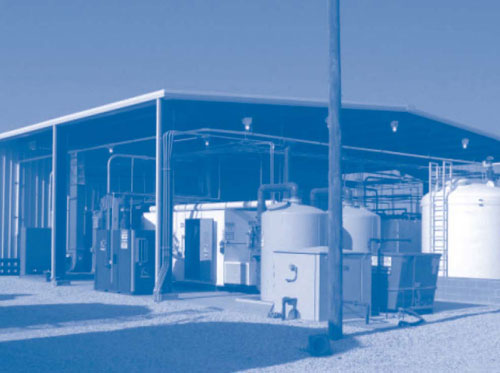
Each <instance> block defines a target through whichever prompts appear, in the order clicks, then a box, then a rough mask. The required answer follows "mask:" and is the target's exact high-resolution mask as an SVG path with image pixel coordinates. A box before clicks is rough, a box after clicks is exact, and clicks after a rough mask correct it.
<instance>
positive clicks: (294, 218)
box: [260, 199, 327, 301]
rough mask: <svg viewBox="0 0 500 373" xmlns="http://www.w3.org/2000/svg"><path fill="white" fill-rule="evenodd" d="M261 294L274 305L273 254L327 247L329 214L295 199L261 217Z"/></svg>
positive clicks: (262, 297)
mask: <svg viewBox="0 0 500 373" xmlns="http://www.w3.org/2000/svg"><path fill="white" fill-rule="evenodd" d="M261 224H262V228H261V229H262V231H261V240H262V241H261V266H260V279H261V280H260V292H261V293H260V294H261V299H262V300H264V301H272V292H273V284H274V263H273V252H274V251H276V250H296V249H305V248H308V247H317V246H325V245H327V229H326V224H327V213H326V212H324V211H322V210H320V209H318V208H315V207H312V206H306V205H302V204H300V203H299V202H298V201H297V200H295V199H292V200H289V201H287V202H286V203H284V204H278V205H276V206H274V207H269V208H268V210H267V211H265V212H264V213H263V214H262V220H261Z"/></svg>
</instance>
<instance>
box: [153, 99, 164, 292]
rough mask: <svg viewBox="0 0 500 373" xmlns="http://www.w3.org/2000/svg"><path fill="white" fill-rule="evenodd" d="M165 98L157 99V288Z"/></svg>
mask: <svg viewBox="0 0 500 373" xmlns="http://www.w3.org/2000/svg"><path fill="white" fill-rule="evenodd" d="M162 109H163V100H162V99H160V98H158V99H156V202H155V204H156V230H155V288H157V287H158V284H159V281H160V270H161V264H162V250H161V247H162V243H163V219H162V218H163V194H164V193H163V118H162Z"/></svg>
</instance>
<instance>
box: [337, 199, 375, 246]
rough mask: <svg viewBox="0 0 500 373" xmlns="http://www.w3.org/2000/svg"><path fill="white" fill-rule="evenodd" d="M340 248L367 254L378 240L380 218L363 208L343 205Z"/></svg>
mask: <svg viewBox="0 0 500 373" xmlns="http://www.w3.org/2000/svg"><path fill="white" fill-rule="evenodd" d="M342 226H343V228H344V229H343V233H342V248H343V249H344V250H351V251H353V252H360V253H369V252H371V248H372V247H376V246H375V245H374V243H373V240H380V216H378V215H377V214H375V213H373V212H371V211H370V210H368V209H366V208H364V207H355V206H351V205H344V206H343V211H342Z"/></svg>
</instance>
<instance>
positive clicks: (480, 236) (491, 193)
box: [422, 180, 500, 279]
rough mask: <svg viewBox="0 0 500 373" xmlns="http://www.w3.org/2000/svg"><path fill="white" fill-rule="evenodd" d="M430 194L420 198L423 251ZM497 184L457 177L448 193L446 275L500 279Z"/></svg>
mask: <svg viewBox="0 0 500 373" xmlns="http://www.w3.org/2000/svg"><path fill="white" fill-rule="evenodd" d="M429 203H430V202H429V195H428V194H427V195H425V196H424V198H423V199H422V251H424V252H429V251H430V250H431V248H430V240H431V237H430V234H431V231H430V228H431V227H430V208H429ZM499 243H500V188H499V187H496V186H495V184H494V183H493V182H488V183H479V182H473V181H467V180H460V181H459V182H457V183H455V185H454V186H453V187H452V188H451V191H450V193H449V194H448V276H450V277H467V278H487V279H500V244H499Z"/></svg>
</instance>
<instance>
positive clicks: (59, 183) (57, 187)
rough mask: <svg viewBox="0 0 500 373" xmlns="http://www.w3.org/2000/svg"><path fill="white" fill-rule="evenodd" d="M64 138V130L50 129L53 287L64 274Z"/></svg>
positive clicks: (66, 176) (60, 281) (62, 279)
mask: <svg viewBox="0 0 500 373" xmlns="http://www.w3.org/2000/svg"><path fill="white" fill-rule="evenodd" d="M66 150H67V149H66V136H64V129H61V128H59V127H57V126H53V127H52V173H53V176H52V177H53V179H52V191H51V193H52V232H51V233H52V247H51V272H50V273H51V281H52V283H53V284H54V285H60V284H61V283H63V282H64V277H65V274H66V268H65V266H66V263H65V262H66V209H67V198H66V194H67V193H66V182H67V179H68V175H67V172H66V169H67V154H66Z"/></svg>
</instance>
